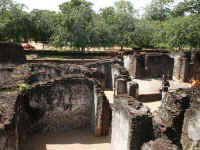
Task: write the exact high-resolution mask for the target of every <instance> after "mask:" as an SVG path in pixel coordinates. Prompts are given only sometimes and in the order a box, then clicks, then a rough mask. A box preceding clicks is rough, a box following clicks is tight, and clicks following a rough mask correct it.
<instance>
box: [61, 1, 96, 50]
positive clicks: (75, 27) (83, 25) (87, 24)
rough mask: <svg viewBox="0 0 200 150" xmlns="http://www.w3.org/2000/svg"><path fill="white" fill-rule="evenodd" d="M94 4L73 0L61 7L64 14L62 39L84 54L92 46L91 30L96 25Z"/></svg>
mask: <svg viewBox="0 0 200 150" xmlns="http://www.w3.org/2000/svg"><path fill="white" fill-rule="evenodd" d="M91 6H92V3H90V2H87V1H85V0H71V1H69V2H65V3H63V4H62V5H60V10H61V13H62V14H63V22H62V25H61V26H62V29H61V30H62V32H63V33H62V35H61V37H62V38H64V39H65V41H66V42H69V43H70V45H71V46H74V47H77V48H81V50H82V52H84V51H85V48H86V47H88V46H89V45H91V39H90V37H91V28H92V27H93V25H94V22H93V15H94V11H93V10H92V8H91Z"/></svg>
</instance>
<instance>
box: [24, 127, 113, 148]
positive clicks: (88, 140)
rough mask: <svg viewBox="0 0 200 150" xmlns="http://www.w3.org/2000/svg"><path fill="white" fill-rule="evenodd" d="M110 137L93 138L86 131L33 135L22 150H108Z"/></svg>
mask: <svg viewBox="0 0 200 150" xmlns="http://www.w3.org/2000/svg"><path fill="white" fill-rule="evenodd" d="M110 143H111V140H110V136H106V137H95V136H94V135H93V134H92V133H91V132H90V131H89V130H88V129H78V130H72V131H69V132H56V133H46V134H41V135H34V136H33V137H31V138H30V139H28V142H27V145H26V146H25V148H24V150H102V149H103V150H110Z"/></svg>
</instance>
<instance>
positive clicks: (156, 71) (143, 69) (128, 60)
mask: <svg viewBox="0 0 200 150" xmlns="http://www.w3.org/2000/svg"><path fill="white" fill-rule="evenodd" d="M124 67H125V68H126V69H127V70H128V71H129V73H130V75H131V76H133V77H135V78H157V77H161V76H162V74H167V75H168V76H169V77H172V74H173V67H174V61H173V58H170V57H169V56H168V54H160V53H152V54H151V53H150V54H137V53H135V54H134V55H131V56H129V55H128V56H124Z"/></svg>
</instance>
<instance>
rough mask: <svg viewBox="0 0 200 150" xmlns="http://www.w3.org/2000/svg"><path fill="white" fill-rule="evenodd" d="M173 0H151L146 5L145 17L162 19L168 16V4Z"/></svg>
mask: <svg viewBox="0 0 200 150" xmlns="http://www.w3.org/2000/svg"><path fill="white" fill-rule="evenodd" d="M172 2H174V1H173V0H152V2H151V3H150V5H148V6H147V7H146V10H145V18H146V19H150V20H159V21H163V20H165V19H166V18H167V17H169V16H170V4H171V3H172Z"/></svg>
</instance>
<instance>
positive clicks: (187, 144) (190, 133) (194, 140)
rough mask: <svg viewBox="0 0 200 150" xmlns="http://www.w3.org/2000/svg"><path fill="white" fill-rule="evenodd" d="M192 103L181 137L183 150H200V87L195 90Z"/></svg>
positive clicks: (186, 115)
mask: <svg viewBox="0 0 200 150" xmlns="http://www.w3.org/2000/svg"><path fill="white" fill-rule="evenodd" d="M191 94H192V95H193V96H192V101H191V106H190V108H189V109H187V110H186V113H185V114H184V122H183V128H182V135H181V143H182V146H183V150H188V149H191V150H198V149H200V132H199V129H200V85H199V86H197V87H195V88H193V89H192V92H191Z"/></svg>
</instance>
